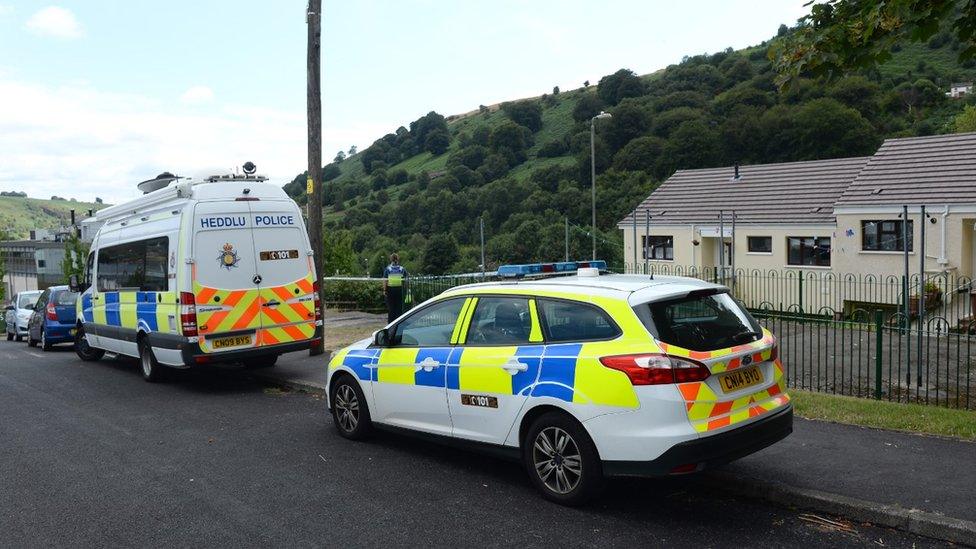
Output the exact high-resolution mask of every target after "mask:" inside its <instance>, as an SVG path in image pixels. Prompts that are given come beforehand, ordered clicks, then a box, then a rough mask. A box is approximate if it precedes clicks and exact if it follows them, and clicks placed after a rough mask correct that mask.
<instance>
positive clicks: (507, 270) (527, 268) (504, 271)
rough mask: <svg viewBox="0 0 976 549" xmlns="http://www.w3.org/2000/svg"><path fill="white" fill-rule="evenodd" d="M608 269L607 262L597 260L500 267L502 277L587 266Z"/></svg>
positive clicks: (559, 271)
mask: <svg viewBox="0 0 976 549" xmlns="http://www.w3.org/2000/svg"><path fill="white" fill-rule="evenodd" d="M587 267H589V268H593V269H599V270H601V271H605V270H607V262H606V261H603V260H602V259H601V260H596V261H561V262H559V263H527V264H525V265H502V266H501V267H499V268H498V276H499V277H500V278H519V277H523V276H531V275H545V274H566V273H572V272H575V271H578V270H579V269H585V268H587Z"/></svg>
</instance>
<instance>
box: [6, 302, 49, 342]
mask: <svg viewBox="0 0 976 549" xmlns="http://www.w3.org/2000/svg"><path fill="white" fill-rule="evenodd" d="M40 295H41V291H40V290H32V291H29V292H18V293H16V294H14V300H13V303H11V305H10V306H9V307H7V310H6V312H5V313H4V320H5V321H6V323H7V341H13V340H14V339H16V340H17V341H23V340H24V336H26V335H27V323H28V322H29V321H30V317H31V315H32V314H34V304H35V303H37V298H38V297H40Z"/></svg>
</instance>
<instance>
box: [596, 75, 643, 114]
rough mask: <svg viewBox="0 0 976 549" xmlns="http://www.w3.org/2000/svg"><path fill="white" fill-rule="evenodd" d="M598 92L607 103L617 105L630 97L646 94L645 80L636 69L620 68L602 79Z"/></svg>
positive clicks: (597, 87) (597, 86) (598, 84)
mask: <svg viewBox="0 0 976 549" xmlns="http://www.w3.org/2000/svg"><path fill="white" fill-rule="evenodd" d="M596 93H597V95H598V96H599V97H600V99H601V100H602V101H603V102H604V103H606V104H607V105H611V106H613V105H616V104H617V103H620V102H621V101H623V100H624V99H626V98H628V97H640V96H641V95H644V82H643V81H642V80H641V79H640V77H639V76H637V75H636V74H634V71H632V70H629V69H620V70H619V71H617V72H615V73H613V74H608V75H607V76H604V77H603V78H601V79H600V82H599V83H597V85H596Z"/></svg>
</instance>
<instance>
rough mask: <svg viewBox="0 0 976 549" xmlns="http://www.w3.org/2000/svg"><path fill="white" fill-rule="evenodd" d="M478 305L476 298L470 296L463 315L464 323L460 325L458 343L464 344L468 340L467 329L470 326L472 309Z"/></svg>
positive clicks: (472, 314)
mask: <svg viewBox="0 0 976 549" xmlns="http://www.w3.org/2000/svg"><path fill="white" fill-rule="evenodd" d="M477 306H478V298H477V297H472V298H471V305H470V306H468V311H467V313H466V314H465V315H464V323H463V324H462V326H461V334H460V337H458V344H459V345H464V343H465V342H467V341H468V329H469V328H470V327H471V317H472V316H474V309H475V307H477Z"/></svg>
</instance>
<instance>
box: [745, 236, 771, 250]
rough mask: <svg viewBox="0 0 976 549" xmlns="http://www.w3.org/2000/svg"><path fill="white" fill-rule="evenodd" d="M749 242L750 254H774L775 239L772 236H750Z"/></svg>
mask: <svg viewBox="0 0 976 549" xmlns="http://www.w3.org/2000/svg"><path fill="white" fill-rule="evenodd" d="M748 240H749V251H750V252H753V253H761V254H768V253H772V252H773V237H771V236H750V237H749V239H748Z"/></svg>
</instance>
